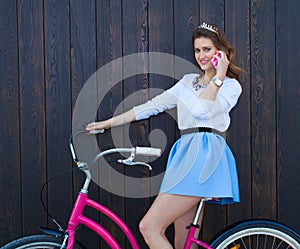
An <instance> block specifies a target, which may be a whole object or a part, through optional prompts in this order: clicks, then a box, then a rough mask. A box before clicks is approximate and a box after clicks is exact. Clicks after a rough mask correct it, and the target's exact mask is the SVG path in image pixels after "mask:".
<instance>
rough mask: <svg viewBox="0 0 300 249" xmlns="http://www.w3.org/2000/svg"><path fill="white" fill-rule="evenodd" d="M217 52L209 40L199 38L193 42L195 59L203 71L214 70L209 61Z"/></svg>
mask: <svg viewBox="0 0 300 249" xmlns="http://www.w3.org/2000/svg"><path fill="white" fill-rule="evenodd" d="M217 51H218V49H217V48H216V46H215V45H214V44H213V42H212V40H211V39H209V38H204V37H201V38H196V39H195V41H194V55H195V59H196V61H197V63H198V65H199V66H200V68H201V70H203V71H206V70H211V69H214V66H213V64H212V62H211V59H212V58H213V56H214V55H215V54H216V53H217Z"/></svg>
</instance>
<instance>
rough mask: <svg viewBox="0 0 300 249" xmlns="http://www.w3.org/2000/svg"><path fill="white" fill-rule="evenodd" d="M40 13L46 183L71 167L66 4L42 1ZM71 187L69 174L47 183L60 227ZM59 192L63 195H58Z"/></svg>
mask: <svg viewBox="0 0 300 249" xmlns="http://www.w3.org/2000/svg"><path fill="white" fill-rule="evenodd" d="M44 13H45V17H44V20H45V21H44V23H45V24H44V33H45V91H46V94H45V95H46V131H47V145H46V146H47V168H48V170H47V177H48V179H49V178H51V177H53V176H54V175H56V174H58V173H59V172H62V171H64V170H69V169H70V168H71V167H74V166H73V165H72V163H71V154H70V151H69V148H68V146H67V145H68V137H69V135H70V134H71V122H70V120H71V80H70V70H71V68H70V41H69V34H70V29H69V27H70V26H69V2H68V1H46V2H45V4H44ZM72 184H73V181H72V174H71V173H68V174H66V175H64V176H61V177H59V178H57V179H55V180H54V181H51V182H50V183H49V186H48V193H47V192H46V193H45V197H48V198H45V199H46V200H48V208H49V211H50V213H51V214H52V215H53V217H55V219H56V220H57V221H59V222H61V225H62V226H64V227H65V226H66V225H67V222H68V218H67V217H68V216H69V213H70V212H71V207H72V204H73V186H72ZM62 189H63V190H64V191H61V190H62ZM47 194H48V195H47ZM49 225H50V226H53V225H54V224H53V223H50V224H49ZM54 227H55V228H56V226H54Z"/></svg>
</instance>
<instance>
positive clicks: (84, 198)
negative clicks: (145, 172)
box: [65, 136, 212, 249]
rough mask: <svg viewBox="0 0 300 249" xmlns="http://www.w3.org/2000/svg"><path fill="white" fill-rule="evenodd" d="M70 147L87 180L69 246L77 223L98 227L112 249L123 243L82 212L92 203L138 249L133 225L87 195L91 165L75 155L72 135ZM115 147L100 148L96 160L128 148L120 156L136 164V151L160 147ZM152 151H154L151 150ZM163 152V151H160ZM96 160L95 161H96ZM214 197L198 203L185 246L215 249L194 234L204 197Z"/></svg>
mask: <svg viewBox="0 0 300 249" xmlns="http://www.w3.org/2000/svg"><path fill="white" fill-rule="evenodd" d="M69 145H70V149H71V153H72V157H73V160H74V162H75V163H76V165H77V166H78V167H79V168H80V169H81V170H82V171H83V172H84V173H85V175H86V180H85V183H84V185H83V188H82V189H81V191H80V192H79V193H78V196H77V200H76V202H75V204H74V208H73V211H72V214H71V217H70V219H69V223H68V228H67V234H68V235H66V237H65V241H66V239H68V240H67V249H73V247H74V242H75V230H76V228H77V227H78V225H79V224H82V225H84V226H86V227H88V228H90V229H91V230H93V231H95V232H96V233H97V234H98V235H99V236H101V237H102V238H103V239H104V240H105V241H106V243H107V244H108V245H109V246H110V248H113V249H121V247H120V245H119V244H118V242H117V241H116V240H115V239H114V238H113V237H112V235H111V234H110V233H109V232H108V231H107V230H106V229H105V228H103V227H102V226H101V225H100V224H98V223H97V222H95V221H93V220H91V219H89V218H88V217H86V216H84V215H83V211H84V208H85V207H86V206H89V207H91V208H93V209H96V210H97V211H99V212H100V213H103V214H105V215H106V216H107V217H108V218H110V219H111V220H112V221H113V222H114V223H115V224H116V225H118V226H119V227H120V229H121V230H122V231H123V232H124V234H125V236H126V237H127V238H128V240H129V242H130V244H131V246H132V249H139V246H138V244H137V242H136V239H135V237H134V235H133V234H132V232H131V231H130V229H129V228H128V226H127V225H126V224H125V223H124V221H123V220H122V219H121V218H120V217H118V216H117V215H116V214H115V213H113V212H112V211H110V210H109V209H108V208H106V207H104V206H103V205H101V204H100V203H98V202H95V201H93V200H91V199H89V198H88V188H89V184H90V181H91V173H90V171H89V169H88V167H87V166H88V165H87V164H86V163H82V162H80V161H79V160H78V159H77V155H76V151H75V148H74V144H73V136H72V137H71V139H70V144H69ZM138 148H139V147H136V148H131V149H128V148H125V149H124V148H123V149H122V148H118V149H117V148H116V149H110V150H106V151H103V152H101V153H100V154H98V155H97V157H96V158H95V159H94V162H96V161H97V160H98V159H99V158H100V157H103V156H104V155H108V154H111V153H114V152H127V153H128V152H129V153H131V156H130V157H129V158H128V159H126V160H119V162H122V163H125V164H128V165H132V164H135V163H134V162H133V161H132V160H133V159H134V155H135V154H144V155H146V154H147V155H157V151H156V150H153V149H152V148H147V149H146V150H145V149H142V148H139V149H138ZM145 148H146V147H145ZM149 153H151V154H149ZM158 154H159V155H160V151H159V153H158ZM93 164H94V163H93ZM142 164H143V165H144V166H148V167H149V169H150V170H151V166H150V165H148V164H145V163H142ZM208 200H211V198H203V199H202V200H201V201H200V202H199V205H198V208H197V212H196V214H195V217H194V220H193V222H192V223H191V225H190V227H189V233H188V236H187V239H186V242H185V246H184V249H190V247H191V245H192V244H193V243H195V244H197V245H200V246H202V247H203V248H205V249H212V248H211V247H210V246H209V245H207V244H206V243H204V242H202V241H200V240H198V239H196V238H195V234H196V230H197V229H198V228H199V225H198V220H199V217H200V215H201V212H202V210H203V203H204V202H205V201H208Z"/></svg>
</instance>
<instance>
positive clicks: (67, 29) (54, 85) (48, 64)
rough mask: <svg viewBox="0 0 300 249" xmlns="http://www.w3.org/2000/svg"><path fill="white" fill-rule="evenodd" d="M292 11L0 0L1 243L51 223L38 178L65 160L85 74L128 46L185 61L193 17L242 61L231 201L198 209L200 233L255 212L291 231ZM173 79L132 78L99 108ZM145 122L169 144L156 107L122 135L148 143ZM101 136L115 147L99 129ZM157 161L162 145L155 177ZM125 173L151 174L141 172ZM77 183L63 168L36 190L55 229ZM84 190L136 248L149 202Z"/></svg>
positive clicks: (93, 241) (283, 5)
mask: <svg viewBox="0 0 300 249" xmlns="http://www.w3.org/2000/svg"><path fill="white" fill-rule="evenodd" d="M299 14H300V1H298V0H289V1H282V0H275V1H273V0H253V1H238V0H226V1H222V0H188V1H185V0H164V1H161V0H148V1H147V0H123V1H122V0H110V1H109V0H101V1H100V0H99V1H95V0H84V1H83V0H72V1H70V0H59V1H58V0H44V1H38V0H32V1H31V0H30V1H28V0H16V1H11V0H2V1H0V34H1V35H0V96H1V98H0V115H1V118H0V245H2V244H4V243H6V242H8V241H10V240H13V239H15V238H17V237H20V236H23V235H28V234H33V233H37V232H39V231H38V227H39V226H40V225H43V226H45V225H47V224H49V225H50V226H53V225H52V223H51V222H50V221H49V219H48V218H47V215H46V213H45V212H44V211H43V210H42V207H41V204H40V201H39V191H40V189H41V186H42V184H43V183H44V182H45V181H46V180H47V179H49V178H50V177H52V176H53V175H55V174H56V173H58V172H61V171H63V170H67V169H70V168H71V167H73V165H72V162H71V157H70V154H69V151H68V138H69V135H70V134H71V132H72V128H71V126H72V112H73V108H74V104H75V102H76V99H77V96H78V94H79V92H80V90H81V89H82V87H83V85H84V84H85V82H86V81H87V80H88V78H89V77H90V76H91V75H92V74H93V73H94V72H95V71H96V70H97V69H99V68H101V67H102V66H104V65H105V64H107V63H109V62H111V61H112V60H114V59H117V58H119V57H122V56H125V55H129V54H133V53H137V52H148V51H149V52H153V51H155V52H165V53H169V54H174V55H177V56H180V57H182V58H184V59H187V60H190V61H191V62H193V53H192V47H191V33H192V30H193V29H194V28H195V27H196V26H197V25H199V23H200V22H201V21H210V22H215V23H217V24H218V25H220V26H222V27H224V29H225V32H226V33H227V35H228V38H229V40H230V41H231V43H232V44H233V46H234V47H236V52H237V59H236V62H237V64H239V65H240V66H242V67H243V68H244V69H245V75H244V76H243V77H242V79H241V84H242V86H243V94H242V96H241V99H240V101H239V103H238V106H237V107H236V108H235V109H234V111H233V112H232V124H231V127H230V131H229V132H228V134H227V135H228V143H229V144H230V146H231V147H232V150H233V152H234V154H235V156H236V160H237V165H238V171H239V179H240V189H241V203H239V204H235V205H231V206H216V205H208V207H207V210H206V218H205V221H204V229H205V232H204V233H203V237H204V238H205V239H207V240H210V239H211V238H212V237H213V235H214V234H215V233H216V232H218V231H220V230H221V229H222V228H223V227H224V226H226V225H229V224H232V223H234V222H237V221H240V220H243V219H248V218H254V217H255V218H257V217H260V218H270V219H275V220H278V221H280V222H283V223H285V224H287V225H288V226H291V227H292V228H294V229H295V230H296V231H298V232H300V222H299V220H300V212H299V211H300V202H299V200H300V191H299V187H300V183H299V175H300V167H299V161H300V153H299V149H300V132H299V130H298V128H299V124H300V98H299V97H300V84H299V83H300V70H299V59H298V58H300V49H299V44H300V35H299V31H298V25H299V23H300V15H299ZM124 67H126V65H124ZM172 84H174V79H170V78H168V77H163V76H158V75H152V74H144V75H138V76H135V77H130V78H128V79H126V80H125V81H124V82H121V83H120V84H117V85H116V86H115V87H114V88H113V89H112V90H111V91H110V94H109V95H108V96H106V98H105V100H104V101H103V103H101V105H102V107H100V111H99V113H100V114H99V115H100V116H101V118H107V117H109V116H111V115H112V114H113V113H114V111H115V109H116V107H117V106H118V105H119V104H120V103H122V101H123V99H124V98H125V97H126V96H128V95H130V94H132V93H134V92H136V91H138V90H141V89H147V88H155V87H159V88H163V89H166V88H168V87H170V86H171V85H172ZM140 98H141V100H143V101H146V100H147V99H148V98H149V96H147V95H142V96H140ZM153 129H161V130H162V131H163V132H164V133H165V135H166V136H167V138H168V142H167V145H166V147H167V149H168V148H170V146H171V145H172V143H173V142H174V141H175V139H176V137H177V136H178V133H177V131H176V124H175V123H174V121H173V120H172V119H171V118H170V117H169V116H168V115H167V114H162V115H160V116H158V117H155V118H151V119H150V120H147V121H141V122H137V123H134V124H132V125H131V127H130V131H131V132H130V133H131V139H132V143H134V144H138V145H148V144H149V142H148V139H147V135H148V134H149V132H150V131H151V130H153ZM120 137H121V138H122V134H121V133H120ZM122 139H123V138H122ZM101 142H102V146H104V147H112V146H113V144H112V139H111V137H110V135H109V133H107V134H104V135H103V137H102V138H101ZM166 158H167V152H165V153H164V155H163V157H162V158H160V159H158V160H157V161H155V162H154V163H153V166H154V168H155V170H154V173H153V174H158V173H159V172H162V171H163V169H164V165H165V161H166ZM124 172H125V173H127V174H131V175H134V176H136V177H147V176H148V175H149V173H148V172H147V170H145V169H134V170H131V169H130V170H129V169H125V170H124ZM81 180H82V177H81V176H80V174H78V173H70V174H66V175H64V176H61V177H60V178H57V179H56V180H55V181H53V182H51V184H49V186H47V188H46V191H45V201H46V205H47V206H48V208H49V210H50V211H51V213H52V214H53V216H55V217H56V218H57V220H59V221H60V222H61V223H62V224H63V225H64V226H65V225H66V222H67V218H68V216H69V212H70V210H71V206H72V203H73V200H74V197H75V193H76V191H77V190H78V187H79V186H80V183H81ZM143 187H145V190H147V188H149V186H148V187H147V186H143ZM91 195H92V197H93V198H95V199H96V200H101V202H102V203H104V204H105V205H107V206H108V207H109V208H111V209H112V210H114V211H115V212H116V213H117V214H119V215H120V216H121V217H122V218H123V219H124V220H126V222H127V223H128V225H129V226H130V228H131V229H132V230H133V231H134V233H135V235H136V237H137V238H138V241H139V243H140V244H141V248H146V246H145V244H144V243H143V241H142V238H141V236H140V235H139V232H138V227H137V226H138V222H139V220H140V219H141V217H142V216H143V214H144V213H145V211H146V210H147V208H148V207H149V205H150V204H151V202H152V201H153V198H139V199H138V198H123V197H121V196H117V195H112V194H111V193H109V192H108V191H106V190H104V189H101V188H99V187H98V186H97V185H96V184H93V186H92V188H91ZM90 215H91V216H92V217H94V218H95V219H101V220H102V221H103V222H104V223H105V224H107V226H108V229H109V230H111V231H112V232H113V233H114V234H115V236H116V237H117V238H118V240H119V241H120V243H121V245H122V248H125V245H126V244H127V242H126V241H125V238H124V237H123V236H121V235H120V232H119V231H118V230H117V229H116V228H115V227H114V226H113V225H112V224H110V223H109V222H108V221H107V220H106V219H105V218H103V217H99V215H98V214H97V213H94V212H90ZM168 234H169V235H170V236H171V235H172V229H170V231H168ZM79 238H80V239H81V240H82V241H83V243H84V244H85V245H86V246H87V248H98V247H99V246H98V245H99V244H103V242H101V241H100V240H99V239H98V238H97V236H96V235H95V234H94V233H91V232H90V231H88V230H87V229H84V228H83V229H81V231H80V232H79ZM102 246H103V247H101V248H105V246H104V245H102Z"/></svg>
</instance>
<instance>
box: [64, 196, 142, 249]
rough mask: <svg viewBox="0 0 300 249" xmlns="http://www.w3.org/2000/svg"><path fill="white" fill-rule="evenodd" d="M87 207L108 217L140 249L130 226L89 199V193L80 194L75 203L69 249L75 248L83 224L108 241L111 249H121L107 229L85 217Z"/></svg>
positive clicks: (70, 221) (69, 231)
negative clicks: (77, 232)
mask: <svg viewBox="0 0 300 249" xmlns="http://www.w3.org/2000/svg"><path fill="white" fill-rule="evenodd" d="M86 206H89V207H91V208H93V209H96V210H98V211H99V212H101V213H103V214H105V215H106V216H107V217H109V218H110V219H111V220H113V221H114V222H115V223H116V224H117V225H118V226H119V227H120V228H121V229H122V231H123V232H124V234H125V235H126V237H127V238H128V240H129V242H130V244H131V246H132V248H133V249H139V246H138V244H137V242H136V239H135V238H134V236H133V234H132V232H131V231H130V229H129V228H128V226H127V225H126V224H125V223H124V222H123V220H122V219H121V218H119V217H118V216H117V215H116V214H114V213H113V212H112V211H110V210H109V209H108V208H106V207H104V206H103V205H101V204H99V203H97V202H95V201H93V200H91V199H89V198H88V194H87V193H82V192H80V193H79V194H78V196H77V200H76V202H75V205H74V208H73V211H72V214H71V217H70V219H69V223H68V229H67V233H68V246H67V249H72V248H73V246H74V240H75V230H76V228H77V227H78V225H79V224H82V225H84V226H86V227H88V228H90V229H91V230H93V231H95V232H96V233H97V234H98V235H100V236H101V237H102V238H103V239H104V240H105V241H106V243H107V244H108V245H109V246H110V247H111V248H116V249H121V247H120V246H119V244H118V243H117V241H116V240H115V239H114V238H113V237H112V235H111V234H110V233H109V232H108V231H107V230H106V229H105V228H103V227H102V226H101V225H99V224H98V223H96V222H95V221H93V220H91V219H89V218H87V217H86V216H84V215H83V210H84V208H85V207H86Z"/></svg>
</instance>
